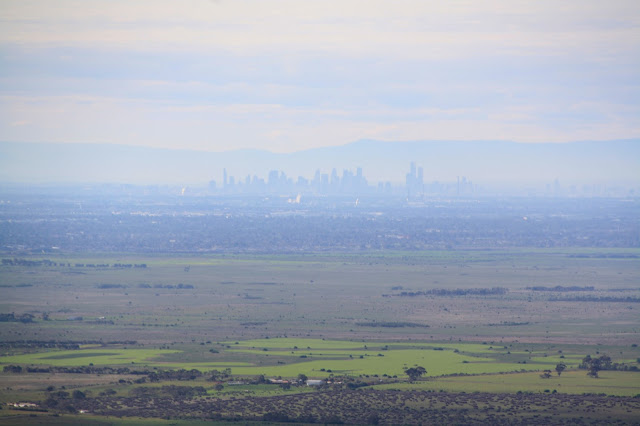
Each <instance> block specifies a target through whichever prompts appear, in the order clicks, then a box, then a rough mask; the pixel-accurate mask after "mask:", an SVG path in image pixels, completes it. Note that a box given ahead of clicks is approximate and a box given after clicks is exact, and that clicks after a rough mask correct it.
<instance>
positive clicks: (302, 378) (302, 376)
mask: <svg viewBox="0 0 640 426" xmlns="http://www.w3.org/2000/svg"><path fill="white" fill-rule="evenodd" d="M307 379H308V377H307V376H306V375H305V374H302V373H300V374H298V382H299V383H305V382H306V381H307Z"/></svg>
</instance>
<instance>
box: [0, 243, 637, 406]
mask: <svg viewBox="0 0 640 426" xmlns="http://www.w3.org/2000/svg"><path fill="white" fill-rule="evenodd" d="M637 254H638V251H637V250H621V249H616V250H611V251H607V250H606V249H599V250H597V251H594V250H591V249H580V250H557V249H556V250H540V249H536V250H533V249H532V250H514V251H509V252H506V251H447V252H440V251H434V252H415V253H405V252H395V253H388V254H387V253H385V254H384V255H382V254H377V253H368V254H358V255H355V254H350V255H343V254H330V253H329V254H319V255H277V256H276V255H256V256H251V255H243V256H234V255H216V256H213V255H212V256H194V255H175V256H160V255H158V256H152V255H145V256H132V255H113V254H109V255H93V256H85V257H83V258H78V257H73V256H65V255H59V256H57V257H55V258H49V260H50V261H51V263H50V264H47V265H39V266H23V265H1V266H0V278H1V282H0V291H1V292H2V296H3V297H2V299H1V300H0V313H2V314H3V315H4V316H3V318H4V319H6V321H4V320H3V322H0V342H1V345H0V351H1V355H0V367H4V366H9V365H21V366H24V367H28V366H36V367H37V366H42V367H46V366H56V367H74V366H89V365H93V366H95V367H103V366H127V367H129V368H138V369H148V370H153V371H156V370H157V371H160V370H177V369H186V370H190V369H197V370H200V371H202V372H204V373H205V374H210V372H212V371H214V370H218V371H223V370H225V371H228V370H227V369H230V373H231V376H232V377H233V378H240V379H242V378H244V379H247V380H249V379H251V378H255V377H259V376H261V375H264V376H265V377H266V378H271V377H283V378H295V377H297V376H298V375H299V374H304V375H306V376H308V377H309V378H319V379H320V378H332V377H333V378H337V377H346V378H349V379H350V380H351V379H353V380H361V381H366V382H367V384H368V385H375V386H374V387H373V388H372V389H378V390H379V391H380V392H385V393H384V395H387V396H390V395H393V393H386V392H391V390H393V389H397V390H400V391H404V390H412V391H421V392H431V393H433V392H438V393H439V392H440V391H444V392H453V393H460V392H466V393H467V395H469V398H472V396H470V395H472V393H473V392H493V393H496V394H503V393H508V394H517V393H518V392H530V393H533V394H535V395H538V394H541V395H545V394H551V393H552V392H553V391H554V390H555V391H556V393H560V394H570V395H582V394H583V393H593V394H606V395H618V396H635V395H637V394H640V380H637V377H640V373H637V372H632V371H629V372H620V371H602V372H601V373H600V377H599V378H598V379H593V378H589V377H587V376H586V374H585V371H584V370H577V366H578V364H579V363H580V362H581V360H582V358H583V357H584V356H585V355H591V356H598V355H603V354H606V355H608V356H610V357H611V358H612V360H613V361H614V362H616V363H620V364H623V365H624V366H626V367H633V366H638V362H637V360H638V359H639V358H640V350H639V349H638V344H640V324H639V323H638V309H640V303H638V301H639V300H640V287H639V285H638V283H640V271H639V270H638V268H637V259H635V258H633V257H624V255H633V256H635V255H637ZM33 259H35V260H37V259H39V258H38V257H34V258H33ZM116 264H118V265H120V264H145V265H146V266H145V267H144V268H142V267H139V268H134V267H131V268H123V267H114V265H116ZM87 265H93V266H87ZM555 287H561V288H563V289H571V288H573V290H570V291H569V290H567V291H552V290H549V289H553V288H555ZM496 288H498V289H499V291H497V290H495V289H496ZM534 288H542V289H543V290H535V289H534ZM558 363H564V364H566V366H567V370H566V371H565V372H563V373H562V375H561V376H560V377H557V375H556V374H555V371H553V370H554V367H555V365H556V364H558ZM413 366H423V367H424V368H425V369H426V370H427V374H426V375H425V376H424V378H423V380H420V381H418V382H416V383H408V382H407V376H406V374H405V373H404V370H405V369H406V368H410V367H413ZM545 369H550V370H552V372H553V374H552V377H551V378H549V379H542V378H540V374H541V372H542V370H545ZM453 375H458V376H453ZM103 377H109V378H110V380H106V379H103V378H99V377H98V376H97V375H85V374H77V375H71V374H62V373H24V372H23V373H21V374H14V373H9V372H3V373H0V386H1V387H2V388H3V391H2V392H0V398H1V399H2V401H1V402H10V401H11V400H13V399H15V398H17V397H21V398H23V399H27V400H28V399H31V400H39V401H42V400H45V399H46V397H47V393H46V391H45V388H47V387H48V386H51V383H55V387H56V388H58V389H59V388H61V387H62V386H65V387H66V388H67V389H79V390H82V391H83V392H87V394H89V395H92V398H98V395H99V394H100V393H101V392H104V391H106V390H109V389H115V390H116V394H115V395H116V397H123V398H124V397H126V396H127V395H129V393H130V392H133V391H134V389H136V388H138V387H144V386H150V384H149V383H146V384H137V383H135V380H136V377H132V376H127V375H121V376H120V377H115V376H113V377H112V376H109V375H104V376H103ZM21 378H25V380H26V378H28V380H26V381H24V385H22V386H21V385H20V383H21V382H20V380H21ZM91 378H93V379H94V380H95V381H94V382H91V380H89V381H87V379H91ZM120 380H123V382H120ZM38 383H40V386H39V385H38ZM168 383H173V382H161V384H160V385H157V384H154V385H153V386H162V385H167V384H168ZM174 385H175V386H178V385H180V383H175V384H174ZM182 385H184V383H182ZM192 385H194V386H195V385H202V386H203V387H204V388H205V389H206V392H207V394H208V395H210V396H211V397H220V398H232V397H233V398H239V397H240V396H241V395H245V396H246V397H256V398H257V397H272V396H273V397H275V396H278V395H284V396H289V395H294V394H295V395H297V394H299V393H309V389H306V388H304V390H303V388H297V387H294V388H292V389H290V390H285V389H280V388H279V387H278V386H271V387H268V386H269V385H249V384H245V385H242V386H238V387H231V386H227V385H224V389H222V390H215V389H214V383H212V382H207V381H205V379H204V378H201V379H197V380H196V381H195V382H193V383H190V384H189V386H192ZM243 386H245V387H243ZM251 386H253V387H251ZM255 386H262V387H255ZM264 386H267V387H264ZM369 388H371V386H369ZM9 389H11V390H9ZM546 391H549V392H546ZM394 392H395V391H394ZM309 394H310V395H314V394H315V393H309ZM100 398H102V397H100ZM114 398H115V397H114ZM305 398H306V397H305ZM367 398H369V397H367ZM374 399H375V398H374ZM5 413H6V412H5ZM260 415H262V414H260Z"/></svg>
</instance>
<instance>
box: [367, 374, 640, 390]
mask: <svg viewBox="0 0 640 426" xmlns="http://www.w3.org/2000/svg"><path fill="white" fill-rule="evenodd" d="M599 375H600V377H599V378H597V379H593V378H591V377H588V376H587V375H586V373H585V371H583V370H577V371H565V372H564V373H562V375H561V376H560V377H558V376H557V375H556V374H555V372H554V375H553V377H551V378H549V379H543V378H541V377H540V374H539V373H537V372H536V373H534V372H526V373H514V374H491V375H480V376H465V377H438V378H434V379H429V380H427V381H420V382H416V383H393V384H384V385H376V386H374V388H376V389H398V390H433V391H440V390H443V391H446V392H467V393H469V392H496V393H502V392H506V393H517V392H518V391H523V392H543V393H544V391H545V390H549V391H551V392H552V391H553V390H554V389H555V390H556V391H557V392H560V393H571V394H583V393H596V394H600V393H604V394H607V395H619V396H635V395H638V394H640V373H630V372H623V371H601V372H600V373H599Z"/></svg>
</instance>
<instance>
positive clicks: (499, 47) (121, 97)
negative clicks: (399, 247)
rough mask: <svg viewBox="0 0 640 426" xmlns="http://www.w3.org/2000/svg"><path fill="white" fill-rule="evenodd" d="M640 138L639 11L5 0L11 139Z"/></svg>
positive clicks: (618, 6)
mask: <svg viewBox="0 0 640 426" xmlns="http://www.w3.org/2000/svg"><path fill="white" fill-rule="evenodd" d="M637 137H640V1H638V0H630V1H618V0H607V1H603V0H596V1H590V0H577V1H572V0H562V1H558V0H553V1H545V0H533V1H426V0H420V1H403V0H394V1H390V0H389V1H376V0H363V1H349V0H340V1H332V0H322V1H319V0H318V1H316V0H291V1H270V0H262V1H257V0H254V1H250V0H233V1H231V0H219V1H212V0H190V1H180V2H176V1H162V0H151V1H131V0H125V1H115V0H109V1H101V0H92V1H87V0H78V1H65V0H56V1H51V0H40V1H38V0H35V1H31V0H16V1H11V0H0V140H4V141H18V142H21V141H25V142H36V141H37V142H101V143H105V142H106V143H118V144H131V145H144V146H155V147H170V148H179V147H182V148H193V149H203V150H211V151H221V150H229V149H237V148H259V149H269V150H272V151H277V152H288V151H296V150H300V149H305V148H310V147H317V146H326V145H342V144H345V143H348V142H351V141H354V140H357V139H361V138H372V139H379V140H416V139H506V140H516V141H522V142H547V141H558V142H562V141H573V140H601V139H618V138H637Z"/></svg>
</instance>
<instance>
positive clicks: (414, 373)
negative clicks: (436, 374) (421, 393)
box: [404, 366, 427, 382]
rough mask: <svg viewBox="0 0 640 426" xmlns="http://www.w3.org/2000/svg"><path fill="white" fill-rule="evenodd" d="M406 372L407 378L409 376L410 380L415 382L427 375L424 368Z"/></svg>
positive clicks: (411, 369) (410, 369)
mask: <svg viewBox="0 0 640 426" xmlns="http://www.w3.org/2000/svg"><path fill="white" fill-rule="evenodd" d="M404 372H405V374H406V375H407V376H409V380H410V381H412V382H413V381H416V380H418V379H419V378H420V377H421V376H422V375H423V374H426V373H427V370H425V368H424V367H420V366H418V367H411V368H407V369H406V370H405V371H404Z"/></svg>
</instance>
